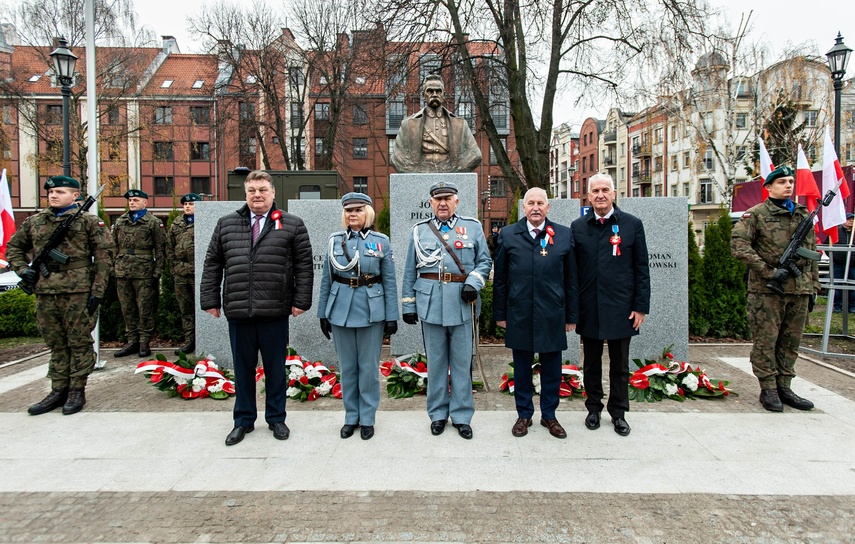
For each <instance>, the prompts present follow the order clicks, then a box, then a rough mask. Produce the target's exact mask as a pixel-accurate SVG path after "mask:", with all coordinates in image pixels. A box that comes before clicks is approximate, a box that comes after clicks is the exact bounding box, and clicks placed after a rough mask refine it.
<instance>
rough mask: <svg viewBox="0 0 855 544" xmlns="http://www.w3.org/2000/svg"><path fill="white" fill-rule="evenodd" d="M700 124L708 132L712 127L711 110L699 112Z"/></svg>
mask: <svg viewBox="0 0 855 544" xmlns="http://www.w3.org/2000/svg"><path fill="white" fill-rule="evenodd" d="M701 125H703V127H704V131H705V132H706V133H707V134H709V133H711V132H712V129H713V117H712V113H711V112H706V113H702V114H701Z"/></svg>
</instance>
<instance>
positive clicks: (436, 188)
mask: <svg viewBox="0 0 855 544" xmlns="http://www.w3.org/2000/svg"><path fill="white" fill-rule="evenodd" d="M456 194H457V184H456V183H454V182H452V181H438V182H436V183H434V184H433V185H431V186H430V196H447V195H456Z"/></svg>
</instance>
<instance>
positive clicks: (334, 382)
mask: <svg viewBox="0 0 855 544" xmlns="http://www.w3.org/2000/svg"><path fill="white" fill-rule="evenodd" d="M285 364H286V365H287V366H288V367H289V369H288V370H289V371H288V389H286V390H285V395H286V396H287V397H288V398H289V399H293V400H299V401H300V402H306V401H309V402H311V401H313V400H316V399H318V398H320V397H328V396H332V397H334V398H337V399H340V398H341V383H339V379H340V376H339V374H338V373H336V372H335V367H333V366H332V365H330V366H329V368H327V367H326V366H324V364H323V363H322V362H320V361H315V362H312V361H309V360H308V359H304V358H303V357H301V356H300V355H298V354H297V352H296V350H294V348H292V347H291V346H288V351H287V355H286V357H285ZM263 379H264V368H263V367H258V368H256V369H255V381H256V382H258V381H261V380H263ZM261 392H262V393H264V389H262V390H261Z"/></svg>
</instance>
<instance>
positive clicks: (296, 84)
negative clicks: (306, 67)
mask: <svg viewBox="0 0 855 544" xmlns="http://www.w3.org/2000/svg"><path fill="white" fill-rule="evenodd" d="M304 78H305V75H304V74H303V69H302V68H300V67H299V66H292V67H290V68H288V83H290V84H291V88H293V89H295V90H297V89H299V88H300V87H302V85H303V81H304Z"/></svg>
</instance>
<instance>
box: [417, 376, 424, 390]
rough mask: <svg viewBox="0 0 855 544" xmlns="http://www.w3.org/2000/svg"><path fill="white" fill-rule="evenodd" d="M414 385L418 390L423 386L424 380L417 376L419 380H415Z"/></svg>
mask: <svg viewBox="0 0 855 544" xmlns="http://www.w3.org/2000/svg"><path fill="white" fill-rule="evenodd" d="M416 385H417V386H419V389H421V388H422V387H424V386H425V379H424V378H422V377H421V376H419V379H418V380H416Z"/></svg>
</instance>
